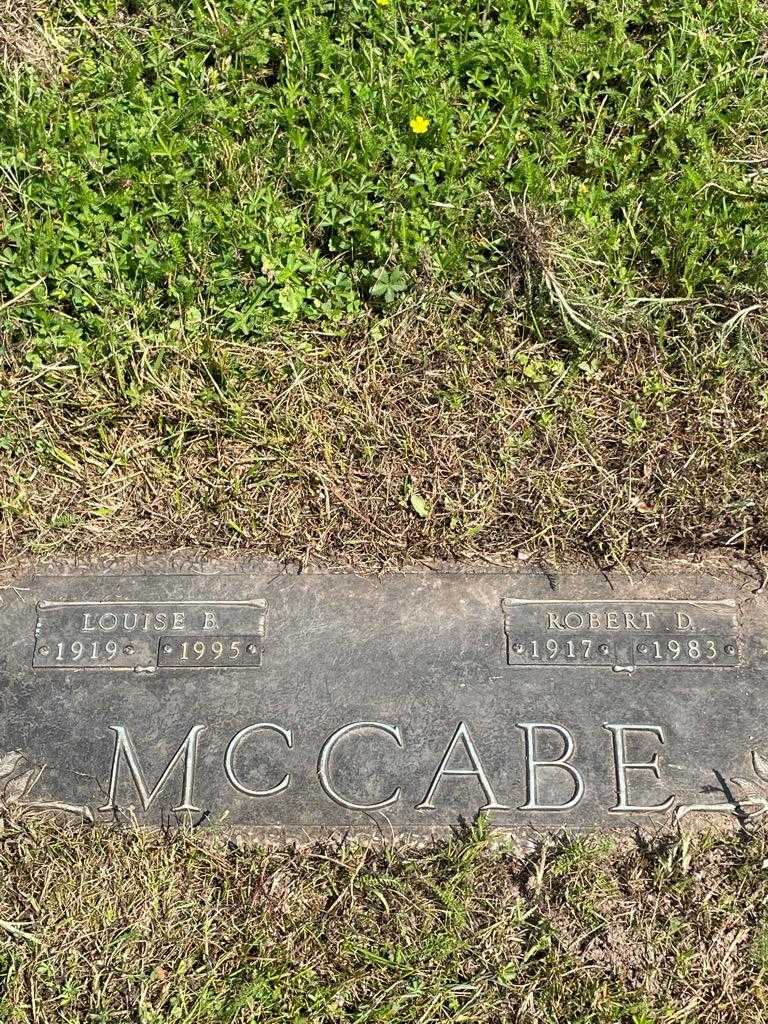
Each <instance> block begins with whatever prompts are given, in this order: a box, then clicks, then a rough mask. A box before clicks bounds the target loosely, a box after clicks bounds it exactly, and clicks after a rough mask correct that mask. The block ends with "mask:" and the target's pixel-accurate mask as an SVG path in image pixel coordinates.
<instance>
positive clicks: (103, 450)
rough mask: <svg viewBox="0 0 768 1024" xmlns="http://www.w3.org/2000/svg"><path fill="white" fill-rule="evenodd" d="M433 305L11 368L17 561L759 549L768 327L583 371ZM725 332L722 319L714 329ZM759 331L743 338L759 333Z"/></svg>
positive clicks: (756, 317) (683, 317)
mask: <svg viewBox="0 0 768 1024" xmlns="http://www.w3.org/2000/svg"><path fill="white" fill-rule="evenodd" d="M440 308H441V307H440V304H439V302H438V301H436V300H435V299H434V297H431V298H430V297H429V296H427V297H426V299H424V300H423V301H420V302H418V303H414V304H413V305H412V306H411V307H410V308H409V310H407V311H406V313H405V314H403V315H402V316H400V317H398V318H397V319H393V320H390V321H388V322H387V323H386V324H385V325H384V326H383V327H382V324H381V322H377V321H367V320H366V321H360V320H358V321H356V322H355V324H354V325H353V327H351V328H350V329H348V330H346V331H342V332H337V333H334V334H330V335H329V334H328V333H323V332H320V331H317V332H313V331H312V330H310V329H306V330H303V331H302V332H300V333H299V334H298V335H297V334H296V332H293V333H292V334H290V335H288V336H280V335H277V334H276V335H275V336H273V337H270V338H268V339H266V340H264V341H262V342H261V343H259V344H256V343H253V342H252V341H249V342H248V343H242V344H239V343H238V342H236V341H234V340H231V339H220V338H211V337H209V336H207V335H206V334H205V333H202V334H200V333H197V334H191V335H185V334H184V333H183V332H182V334H180V336H179V338H178V342H177V345H176V346H175V348H174V350H169V349H167V348H166V349H153V348H152V347H149V346H147V345H142V346H141V347H138V346H137V347H136V348H135V349H133V350H132V351H131V352H128V353H116V352H114V353H106V354H105V355H104V357H103V360H102V362H101V363H100V364H98V363H97V364H94V365H91V366H89V367H88V368H87V369H85V370H84V369H83V368H82V367H79V366H78V365H77V363H76V362H74V361H72V360H71V359H70V360H68V359H65V358H62V359H61V360H60V361H59V362H58V363H56V364H54V365H51V366H47V367H45V368H44V369H42V370H30V368H29V365H28V364H27V363H26V362H25V353H24V349H23V347H20V348H16V349H14V348H13V347H12V346H11V345H10V344H9V345H8V346H7V347H6V349H5V354H4V381H5V386H4V388H3V390H2V392H1V393H0V398H1V400H0V505H1V509H2V522H1V524H0V550H1V551H2V557H3V559H4V561H5V562H6V564H10V563H12V562H13V561H14V559H17V558H19V557H21V556H30V555H32V556H42V555H48V554H50V553H53V552H62V551H66V552H67V553H69V554H72V555H80V554H87V553H88V552H95V551H98V552H100V553H106V552H111V551H115V550H125V549H129V548H135V547H147V546H148V547H177V546H186V545H198V546H204V547H205V546H217V547H222V546H223V547H228V546H229V547H233V548H249V549H252V550H255V551H258V552H262V553H264V554H278V555H280V556H286V557H292V558H299V559H308V558H314V559H316V560H319V561H323V560H327V559H330V560H339V559H341V560H344V561H347V562H358V563H360V564H371V563H375V564H379V565H382V564H384V565H386V564H393V563H396V562H398V561H400V560H402V559H403V558H404V557H405V556H406V554H407V555H408V556H409V557H411V558H419V557H432V556H439V557H446V556H447V557H472V556H473V555H475V554H477V553H481V554H483V555H485V556H486V557H490V558H492V559H495V558H502V559H504V558H505V559H509V558H511V557H514V553H515V552H516V551H518V550H524V551H528V552H536V553H538V554H543V555H546V556H547V557H551V558H555V559H556V558H558V557H560V555H561V554H562V553H563V552H564V551H566V550H569V551H571V552H576V553H588V554H591V555H593V556H595V557H598V558H599V559H600V560H603V561H610V560H619V561H621V560H622V559H624V558H626V557H628V556H629V555H632V554H636V553H644V552H649V551H652V550H653V551H655V552H657V553H659V552H661V551H666V552H674V551H678V550H681V549H687V550H689V551H690V550H694V551H695V550H701V549H705V548H710V547H715V546H718V545H726V546H727V545H730V546H732V547H734V548H736V549H738V550H739V551H748V552H759V551H760V550H761V548H762V547H763V546H764V545H765V543H766V539H767V538H768V531H767V530H766V513H765V508H766V498H767V497H768V488H767V487H766V479H767V477H766V451H768V416H767V415H766V411H767V406H766V394H767V391H766V386H767V384H768V353H767V352H766V347H765V338H766V325H768V314H766V312H765V311H763V313H755V311H754V310H753V311H752V312H751V313H750V315H749V316H748V317H740V316H739V313H738V311H734V313H733V314H732V317H733V321H734V322H733V324H731V325H730V326H729V327H728V328H727V329H722V328H721V329H720V331H719V332H718V331H716V330H714V329H713V330H712V336H711V340H710V342H709V344H708V345H707V346H706V347H704V346H702V344H701V342H700V341H698V342H696V343H695V344H693V343H691V344H690V347H687V343H686V324H690V323H691V321H692V320H693V319H694V318H696V319H697V320H698V323H697V325H696V332H697V333H698V334H699V335H700V333H701V331H702V323H701V322H702V320H704V319H705V318H706V316H707V315H708V311H707V310H706V308H700V307H696V308H693V309H688V308H684V309H683V310H682V311H674V312H670V314H669V315H670V316H675V317H676V318H677V320H678V329H677V335H676V336H677V338H678V342H677V344H676V345H675V346H674V347H673V348H670V347H667V348H662V347H660V346H658V345H657V344H656V343H655V342H653V341H651V340H649V339H648V336H647V334H645V333H644V328H643V321H642V319H641V318H640V316H638V320H637V331H636V332H635V333H634V334H633V333H631V332H628V333H627V336H626V337H625V338H624V339H622V340H621V341H615V340H614V341H610V340H601V341H599V342H596V343H595V346H594V348H593V349H591V350H585V351H583V352H582V353H580V358H578V357H574V353H573V352H572V351H571V350H570V349H569V347H568V346H569V343H568V342H567V341H564V342H563V343H562V344H561V346H559V347H558V346H557V345H555V344H553V343H552V342H547V343H545V342H543V341H538V340H536V339H535V338H534V337H532V336H531V332H530V330H529V329H528V328H527V327H526V323H525V321H524V319H522V318H523V317H524V314H521V320H520V321H519V322H518V321H516V319H515V316H514V314H511V315H509V316H507V317H505V318H504V319H503V320H502V321H499V322H498V323H497V324H496V325H495V326H493V325H491V326H490V327H489V326H488V324H487V323H485V324H484V325H483V326H482V331H481V329H480V327H479V326H478V325H477V324H476V323H474V322H473V320H472V318H471V317H469V316H467V315H465V313H464V312H463V311H462V310H461V309H456V307H455V306H454V308H453V309H450V308H447V307H443V308H444V310H445V311H444V313H442V314H441V312H440ZM718 316H719V318H720V320H721V322H722V319H723V313H722V311H719V312H718ZM747 328H749V329H747Z"/></svg>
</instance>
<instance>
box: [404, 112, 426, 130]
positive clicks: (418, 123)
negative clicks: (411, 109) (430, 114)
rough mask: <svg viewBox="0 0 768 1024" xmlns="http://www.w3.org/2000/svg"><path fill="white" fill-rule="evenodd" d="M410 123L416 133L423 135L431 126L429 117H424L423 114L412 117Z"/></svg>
mask: <svg viewBox="0 0 768 1024" xmlns="http://www.w3.org/2000/svg"><path fill="white" fill-rule="evenodd" d="M408 124H410V126H411V131H412V132H413V134H414V135H423V134H424V132H425V131H426V130H427V128H429V119H428V118H426V117H422V116H421V114H417V115H416V117H412V118H411V120H410V121H409V122H408Z"/></svg>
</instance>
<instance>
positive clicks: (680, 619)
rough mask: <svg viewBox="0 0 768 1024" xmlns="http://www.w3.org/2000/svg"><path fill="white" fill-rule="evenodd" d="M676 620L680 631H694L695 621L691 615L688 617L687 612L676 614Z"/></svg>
mask: <svg viewBox="0 0 768 1024" xmlns="http://www.w3.org/2000/svg"><path fill="white" fill-rule="evenodd" d="M675 619H676V620H677V628H678V629H693V619H692V618H691V616H690V615H686V614H685V612H675Z"/></svg>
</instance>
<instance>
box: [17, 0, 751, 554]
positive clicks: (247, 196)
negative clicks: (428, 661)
mask: <svg viewBox="0 0 768 1024" xmlns="http://www.w3.org/2000/svg"><path fill="white" fill-rule="evenodd" d="M4 3H5V8H7V12H6V13H8V12H10V13H8V17H10V18H11V21H10V22H8V18H6V23H8V24H11V23H12V24H11V29H0V44H3V45H0V56H2V54H3V53H4V54H5V65H4V69H3V70H2V71H0V110H2V116H0V218H1V220H0V338H1V339H2V341H3V359H4V373H3V379H2V380H0V463H1V464H2V465H1V467H0V468H2V470H3V476H4V483H3V486H2V490H0V509H1V510H2V517H3V521H2V547H3V550H4V552H5V557H6V559H11V558H13V557H16V556H18V555H19V554H40V553H45V552H48V551H51V550H56V549H59V548H61V547H62V546H66V547H68V548H70V549H74V550H83V549H85V548H87V547H88V545H89V543H96V542H98V543H103V542H104V540H105V538H106V540H107V542H108V543H110V544H114V545H116V546H122V547H128V546H131V545H134V544H136V543H139V542H144V541H146V535H147V533H148V532H150V531H151V534H152V537H153V539H156V540H157V541H158V542H159V543H166V544H170V543H179V542H182V541H186V540H189V539H193V540H195V541H197V542H199V543H203V544H248V545H250V546H255V547H259V548H262V549H269V550H271V551H279V552H280V553H287V554H290V555H295V556H300V557H307V556H308V555H310V556H311V555H317V556H322V557H338V555H339V553H340V552H341V553H343V555H344V557H346V558H353V559H356V558H358V557H363V556H368V557H372V558H374V560H376V559H378V560H384V561H386V560H388V559H392V558H399V557H401V555H402V551H403V550H404V549H408V550H412V551H413V552H414V553H416V554H445V553H451V554H466V553H471V552H473V551H478V550H483V551H486V552H491V553H492V554H493V553H495V552H497V551H505V552H507V553H508V552H509V551H510V549H511V548H513V547H516V546H518V547H528V548H530V549H538V550H540V551H545V552H549V553H552V552H555V553H557V552H558V551H561V550H563V549H566V548H568V549H570V550H574V549H576V550H581V551H590V552H593V553H594V552H598V553H600V555H601V557H602V556H606V555H607V556H608V557H610V558H622V557H624V556H625V555H626V554H627V553H629V552H632V551H637V550H648V549H649V548H650V547H651V546H654V547H656V548H659V547H667V548H669V547H676V546H678V547H686V548H689V549H690V548H691V547H694V548H697V547H707V546H712V545H714V544H723V543H736V544H739V545H740V546H743V547H747V548H749V549H750V550H755V551H757V550H759V549H760V547H761V545H762V544H763V543H764V542H765V540H766V536H767V534H766V526H765V519H764V516H763V514H762V508H763V507H764V503H765V496H766V488H765V485H764V483H763V482H762V481H763V479H764V475H765V468H766V466H765V454H764V453H765V450H766V441H768V427H767V426H766V423H767V422H768V417H766V410H767V407H766V401H767V400H766V381H768V359H767V358H766V336H767V332H768V309H767V308H766V295H767V294H768V287H767V286H768V270H767V268H768V209H767V208H766V199H767V198H768V160H767V158H766V153H767V152H768V145H767V139H766V133H767V129H768V73H767V72H768V58H767V57H766V38H767V36H766V33H768V12H766V8H765V6H764V4H762V3H760V2H758V0H716V2H706V3H697V2H692V0H685V2H681V3H678V4H669V3H661V2H654V0H584V2H580V3H574V2H563V0H525V2H523V0H499V2H496V3H469V2H461V3H456V2H445V3H428V4H427V3H422V2H416V0H390V2H389V3H388V4H385V5H383V6H381V5H379V4H378V3H377V2H376V0H348V2H338V3H334V2H325V3H306V2H305V3H284V4H281V5H275V4H272V3H263V2H252V0H248V2H245V0H226V2H219V3H215V2H210V3H180V4H169V3H159V2H142V0H131V2H127V3H124V4H120V3H112V2H108V3H102V2H97V0H83V2H81V3H79V4H75V3H73V2H66V0H52V2H50V3H47V4H45V5H44V6H43V5H40V4H36V3H34V2H33V0H29V2H27V3H24V4H17V3H13V4H9V3H8V0H4ZM2 6H3V5H2V4H0V7H2ZM5 8H3V9H5ZM11 15H12V17H11ZM0 21H2V19H0ZM3 33H5V34H4V35H3ZM414 117H422V118H424V119H426V120H427V121H428V122H429V125H428V128H427V130H426V131H425V132H423V133H421V134H416V133H415V132H414V131H413V130H412V128H411V126H410V121H411V119H413V118H414ZM150 510H151V511H150ZM105 519H108V520H109V523H108V524H107V525H106V526H105V523H104V520H105Z"/></svg>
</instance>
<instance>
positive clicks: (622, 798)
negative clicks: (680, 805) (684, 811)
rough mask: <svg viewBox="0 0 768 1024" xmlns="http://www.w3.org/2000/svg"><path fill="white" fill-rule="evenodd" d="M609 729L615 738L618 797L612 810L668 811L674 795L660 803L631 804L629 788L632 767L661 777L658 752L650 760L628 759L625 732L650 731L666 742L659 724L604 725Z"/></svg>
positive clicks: (614, 753) (619, 812)
mask: <svg viewBox="0 0 768 1024" xmlns="http://www.w3.org/2000/svg"><path fill="white" fill-rule="evenodd" d="M603 728H604V729H608V731H609V732H610V733H611V737H612V739H613V762H614V766H615V770H616V798H617V800H618V803H617V804H616V806H615V807H611V808H609V810H610V811H612V812H614V813H617V814H621V813H624V812H627V811H668V810H669V808H670V807H671V806H672V804H673V803H674V802H675V798H674V796H670V797H667V799H666V800H665V801H664V802H663V803H660V804H631V803H630V802H629V793H628V789H627V772H628V771H629V770H630V768H633V769H644V770H645V771H651V772H653V774H654V775H655V776H656V778H657V779H660V778H661V775H660V773H659V755H658V752H656V753H655V754H654V755H653V757H652V758H651V760H650V761H627V746H626V741H625V736H624V734H625V733H627V732H649V733H651V735H652V736H655V737H656V739H657V740H658V741H659V742H660V743H663V742H664V733H663V732H662V731H661V728H660V726H658V725H609V724H608V723H607V722H606V723H605V724H604V725H603Z"/></svg>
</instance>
